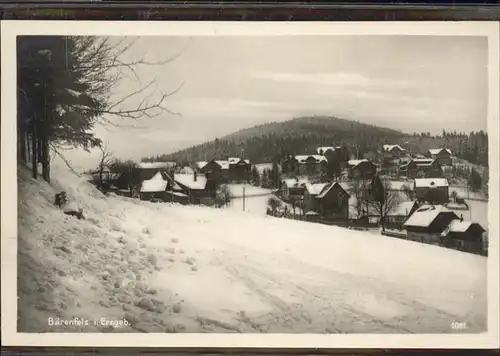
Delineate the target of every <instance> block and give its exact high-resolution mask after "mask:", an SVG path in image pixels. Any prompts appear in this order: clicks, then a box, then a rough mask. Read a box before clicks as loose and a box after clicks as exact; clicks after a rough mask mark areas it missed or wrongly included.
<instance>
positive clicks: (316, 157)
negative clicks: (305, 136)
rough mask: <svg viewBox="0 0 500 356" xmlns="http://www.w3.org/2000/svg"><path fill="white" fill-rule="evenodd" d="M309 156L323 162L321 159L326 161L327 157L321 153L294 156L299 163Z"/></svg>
mask: <svg viewBox="0 0 500 356" xmlns="http://www.w3.org/2000/svg"><path fill="white" fill-rule="evenodd" d="M310 157H312V158H314V159H315V160H316V161H317V162H323V161H325V162H326V161H327V159H326V158H325V157H324V156H321V155H297V156H295V159H296V160H297V161H298V162H299V163H305V162H306V161H307V159H308V158H310Z"/></svg>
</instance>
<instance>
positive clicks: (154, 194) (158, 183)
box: [139, 171, 168, 201]
mask: <svg viewBox="0 0 500 356" xmlns="http://www.w3.org/2000/svg"><path fill="white" fill-rule="evenodd" d="M167 185H168V177H167V174H166V173H165V172H163V171H158V172H157V173H156V174H155V175H153V177H151V178H150V179H145V180H143V181H142V183H141V187H140V191H139V198H140V199H141V200H149V201H152V200H161V201H167V193H166V191H167Z"/></svg>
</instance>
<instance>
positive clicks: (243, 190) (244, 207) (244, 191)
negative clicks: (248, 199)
mask: <svg viewBox="0 0 500 356" xmlns="http://www.w3.org/2000/svg"><path fill="white" fill-rule="evenodd" d="M243 211H245V187H243Z"/></svg>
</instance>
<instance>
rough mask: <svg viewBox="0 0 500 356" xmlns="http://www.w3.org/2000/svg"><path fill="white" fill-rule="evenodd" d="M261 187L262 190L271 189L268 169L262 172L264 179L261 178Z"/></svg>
mask: <svg viewBox="0 0 500 356" xmlns="http://www.w3.org/2000/svg"><path fill="white" fill-rule="evenodd" d="M260 186H261V187H262V188H268V187H269V173H268V170H267V168H264V170H263V171H262V177H261V178H260Z"/></svg>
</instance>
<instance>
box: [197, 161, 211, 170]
mask: <svg viewBox="0 0 500 356" xmlns="http://www.w3.org/2000/svg"><path fill="white" fill-rule="evenodd" d="M207 163H208V162H207V161H200V162H196V167H197V168H198V169H202V168H203V167H205V166H206V165H207Z"/></svg>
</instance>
